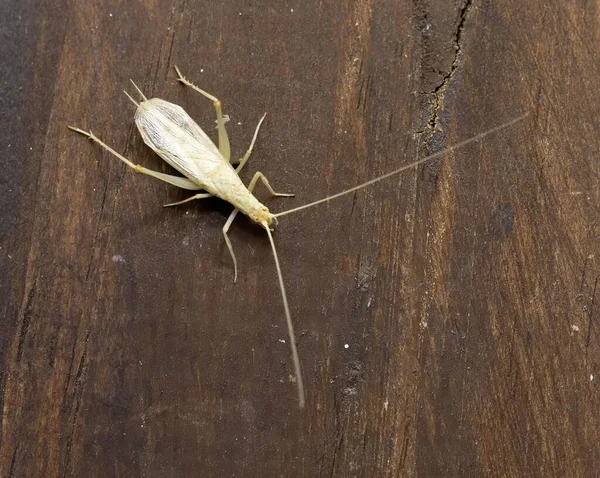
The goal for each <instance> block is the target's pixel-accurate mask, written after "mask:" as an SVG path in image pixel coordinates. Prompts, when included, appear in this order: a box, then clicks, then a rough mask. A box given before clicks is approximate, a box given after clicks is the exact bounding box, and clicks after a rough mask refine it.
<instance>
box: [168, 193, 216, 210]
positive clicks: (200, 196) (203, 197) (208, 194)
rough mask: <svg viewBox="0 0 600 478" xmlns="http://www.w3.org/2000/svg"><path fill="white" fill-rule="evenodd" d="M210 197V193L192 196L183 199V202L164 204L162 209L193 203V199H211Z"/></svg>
mask: <svg viewBox="0 0 600 478" xmlns="http://www.w3.org/2000/svg"><path fill="white" fill-rule="evenodd" d="M211 197H213V195H212V194H210V193H200V194H195V195H194V196H192V197H189V198H187V199H184V200H183V201H177V202H171V203H169V204H164V205H163V207H169V206H179V205H180V204H184V203H186V202H189V201H193V200H194V199H206V198H211Z"/></svg>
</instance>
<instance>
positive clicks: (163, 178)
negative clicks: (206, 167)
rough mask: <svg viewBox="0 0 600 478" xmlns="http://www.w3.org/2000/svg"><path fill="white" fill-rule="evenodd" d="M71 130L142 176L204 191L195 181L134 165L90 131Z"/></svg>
mask: <svg viewBox="0 0 600 478" xmlns="http://www.w3.org/2000/svg"><path fill="white" fill-rule="evenodd" d="M69 129H71V130H73V131H75V132H77V133H80V134H82V135H84V136H87V137H88V138H89V139H90V140H91V141H94V142H95V143H98V144H99V145H100V146H102V147H103V148H104V149H105V150H107V151H108V152H109V153H111V154H112V155H114V156H116V157H117V158H119V159H120V160H121V161H123V162H124V163H125V164H126V165H127V166H129V167H130V168H132V169H133V170H134V171H135V172H136V173H142V174H146V175H148V176H152V177H153V178H156V179H160V180H161V181H164V182H166V183H169V184H172V185H173V186H177V187H179V188H182V189H189V190H191V191H198V190H199V189H202V187H201V186H198V185H197V184H196V183H194V182H193V181H190V180H189V179H188V178H182V177H181V176H172V175H171V174H164V173H159V172H158V171H152V170H151V169H148V168H144V167H143V166H140V165H139V164H133V163H132V162H131V161H129V160H128V159H127V158H126V157H125V156H122V155H121V154H119V153H117V152H116V151H115V150H114V149H112V148H111V147H110V146H108V145H107V144H106V143H104V142H102V141H101V140H100V139H98V137H97V136H96V135H94V133H92V132H91V131H89V132H88V131H83V130H82V129H79V128H74V127H73V126H69Z"/></svg>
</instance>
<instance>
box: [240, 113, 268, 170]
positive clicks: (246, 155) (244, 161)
mask: <svg viewBox="0 0 600 478" xmlns="http://www.w3.org/2000/svg"><path fill="white" fill-rule="evenodd" d="M265 116H267V113H265V114H264V115H262V118H261V119H260V121H259V122H258V125H257V126H256V130H255V131H254V136H253V137H252V141H250V147H249V148H248V151H246V154H244V157H243V158H242V159H240V163H239V164H238V165H237V167H236V168H235V172H236V173H238V174H240V171H241V170H242V168H243V167H244V165H245V164H246V162H247V161H248V158H250V155H251V154H252V148H254V143H255V141H256V137H257V136H258V130H259V129H260V125H261V124H262V122H263V120H264V119H265Z"/></svg>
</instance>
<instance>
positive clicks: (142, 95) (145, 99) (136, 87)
mask: <svg viewBox="0 0 600 478" xmlns="http://www.w3.org/2000/svg"><path fill="white" fill-rule="evenodd" d="M129 81H131V84H132V85H133V86H134V87H135V89H136V90H137V91H138V93H139V94H140V96H141V97H142V98H144V101H148V98H146V97H145V96H144V93H142V90H140V89H139V88H138V85H136V84H135V83H134V82H133V80H132V79H131V78H130V79H129Z"/></svg>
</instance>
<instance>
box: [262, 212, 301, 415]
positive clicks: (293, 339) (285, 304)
mask: <svg viewBox="0 0 600 478" xmlns="http://www.w3.org/2000/svg"><path fill="white" fill-rule="evenodd" d="M262 226H263V227H264V228H265V229H266V231H267V235H268V236H269V242H270V243H271V249H272V250H273V257H274V258H275V267H276V268H277V277H278V279H279V288H280V289H281V298H282V299H283V308H284V310H285V321H286V322H287V327H288V335H289V340H290V345H291V347H292V358H293V360H294V373H295V374H296V388H297V389H298V402H299V406H300V408H304V401H305V400H304V383H303V382H302V370H301V369H300V359H299V358H298V350H297V349H296V336H295V334H294V325H293V324H292V315H291V314H290V307H289V306H288V301H287V295H286V293H285V286H284V285H283V276H282V274H281V267H280V266H279V259H278V258H277V250H276V249H275V242H273V236H272V235H271V230H270V229H269V226H268V225H267V223H266V222H263V223H262Z"/></svg>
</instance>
